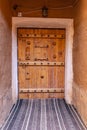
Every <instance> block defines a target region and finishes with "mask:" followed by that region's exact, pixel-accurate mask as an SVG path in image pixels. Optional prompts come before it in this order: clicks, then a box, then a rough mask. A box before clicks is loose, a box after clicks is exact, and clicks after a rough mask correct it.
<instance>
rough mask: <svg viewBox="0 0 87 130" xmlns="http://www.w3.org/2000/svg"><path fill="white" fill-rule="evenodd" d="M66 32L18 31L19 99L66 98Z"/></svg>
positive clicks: (48, 30) (61, 30)
mask: <svg viewBox="0 0 87 130" xmlns="http://www.w3.org/2000/svg"><path fill="white" fill-rule="evenodd" d="M64 65H65V30H64V29H27V28H25V29H24V28H19V29H18V83H19V84H18V85H19V98H54V97H55V98H63V97H64V69H65V67H64Z"/></svg>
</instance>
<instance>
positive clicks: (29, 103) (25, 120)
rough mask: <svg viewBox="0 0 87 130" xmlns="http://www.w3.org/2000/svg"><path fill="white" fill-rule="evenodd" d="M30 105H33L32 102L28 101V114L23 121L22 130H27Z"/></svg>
mask: <svg viewBox="0 0 87 130" xmlns="http://www.w3.org/2000/svg"><path fill="white" fill-rule="evenodd" d="M30 105H31V102H30V100H28V107H27V108H26V114H25V118H24V121H23V124H22V127H21V130H24V129H25V126H26V122H27V118H28V112H29V110H30Z"/></svg>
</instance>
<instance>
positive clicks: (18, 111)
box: [1, 99, 87, 130]
mask: <svg viewBox="0 0 87 130" xmlns="http://www.w3.org/2000/svg"><path fill="white" fill-rule="evenodd" d="M1 130H87V129H86V128H85V126H84V125H83V122H82V121H81V119H80V117H79V115H78V113H77V112H76V110H75V109H74V107H73V106H71V105H67V104H66V103H65V101H64V100H63V99H29V100H19V101H18V102H17V104H16V105H15V106H14V107H13V109H12V111H11V113H10V114H9V117H8V119H7V120H6V122H5V124H4V126H3V127H2V129H1Z"/></svg>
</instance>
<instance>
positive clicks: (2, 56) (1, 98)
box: [0, 0, 12, 126]
mask: <svg viewBox="0 0 87 130" xmlns="http://www.w3.org/2000/svg"><path fill="white" fill-rule="evenodd" d="M11 107H12V90H11V10H10V7H9V0H0V126H1V125H2V123H3V122H4V120H5V119H6V117H7V115H8V113H9V111H10V109H11Z"/></svg>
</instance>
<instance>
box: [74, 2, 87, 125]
mask: <svg viewBox="0 0 87 130" xmlns="http://www.w3.org/2000/svg"><path fill="white" fill-rule="evenodd" d="M73 15H74V22H75V24H74V27H75V35H74V47H73V55H74V56H73V65H74V67H73V70H74V83H73V104H74V105H75V107H76V109H77V110H78V112H79V113H80V115H81V117H82V119H83V120H84V122H85V124H86V125H87V0H79V2H78V4H77V5H76V6H75V7H74V13H73Z"/></svg>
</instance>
